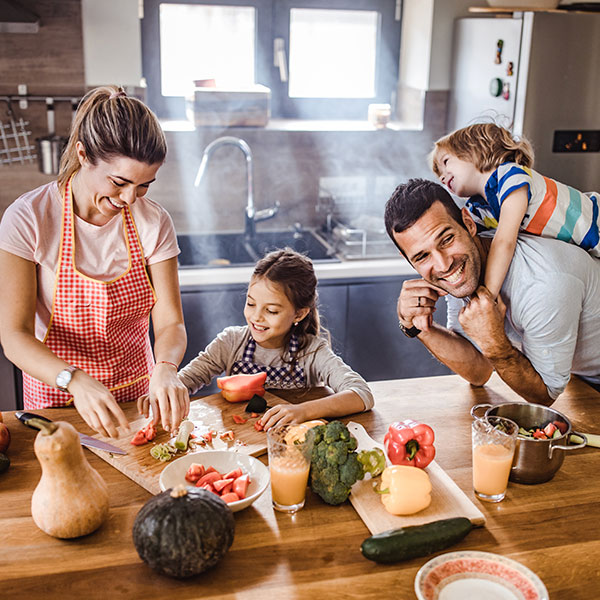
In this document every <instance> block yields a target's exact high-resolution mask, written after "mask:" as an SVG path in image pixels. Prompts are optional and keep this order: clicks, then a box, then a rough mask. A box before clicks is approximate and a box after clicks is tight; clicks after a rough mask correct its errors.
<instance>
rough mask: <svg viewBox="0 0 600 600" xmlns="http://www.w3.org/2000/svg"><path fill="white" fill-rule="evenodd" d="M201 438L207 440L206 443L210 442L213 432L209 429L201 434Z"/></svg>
mask: <svg viewBox="0 0 600 600" xmlns="http://www.w3.org/2000/svg"><path fill="white" fill-rule="evenodd" d="M202 439H203V440H204V441H205V442H207V443H208V444H210V443H211V442H212V439H213V432H212V431H209V432H208V433H204V434H202Z"/></svg>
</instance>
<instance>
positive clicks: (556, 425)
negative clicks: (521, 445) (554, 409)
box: [519, 421, 568, 440]
mask: <svg viewBox="0 0 600 600" xmlns="http://www.w3.org/2000/svg"><path fill="white" fill-rule="evenodd" d="M567 429H568V425H567V424H566V423H565V422H564V421H550V422H548V423H547V424H546V425H544V426H543V427H530V428H529V429H525V428H524V427H519V435H520V436H521V437H527V438H534V439H536V440H553V439H556V438H559V437H561V436H562V435H564V434H565V433H566V432H567Z"/></svg>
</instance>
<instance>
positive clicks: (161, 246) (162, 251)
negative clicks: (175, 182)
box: [146, 202, 180, 265]
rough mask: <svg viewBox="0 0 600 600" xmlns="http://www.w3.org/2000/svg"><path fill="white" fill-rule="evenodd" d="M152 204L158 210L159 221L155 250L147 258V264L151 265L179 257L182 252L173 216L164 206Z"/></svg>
mask: <svg viewBox="0 0 600 600" xmlns="http://www.w3.org/2000/svg"><path fill="white" fill-rule="evenodd" d="M152 204H154V206H155V207H156V208H157V209H158V212H159V219H158V229H157V230H155V235H156V238H155V240H154V244H153V246H154V248H153V250H151V251H150V252H149V253H148V255H147V256H146V263H147V264H149V265H153V264H155V263H159V262H162V261H163V260H168V259H170V258H173V257H175V256H178V255H179V252H180V250H179V246H178V244H177V236H176V234H175V227H174V225H173V220H172V219H171V216H170V215H169V213H168V212H167V211H166V210H165V209H164V208H162V206H160V205H158V204H156V203H154V202H152Z"/></svg>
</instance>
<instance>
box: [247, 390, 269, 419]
mask: <svg viewBox="0 0 600 600" xmlns="http://www.w3.org/2000/svg"><path fill="white" fill-rule="evenodd" d="M265 410H267V401H266V400H265V399H264V398H262V397H261V396H258V395H256V394H255V395H254V396H252V398H250V402H248V404H246V412H249V413H252V414H251V415H250V416H251V417H258V414H257V413H263V412H265Z"/></svg>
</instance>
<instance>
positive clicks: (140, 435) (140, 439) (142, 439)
mask: <svg viewBox="0 0 600 600" xmlns="http://www.w3.org/2000/svg"><path fill="white" fill-rule="evenodd" d="M131 443H132V444H133V445H134V446H143V445H144V444H147V443H148V440H147V439H146V436H145V435H144V430H143V429H140V430H139V431H138V432H137V433H136V434H135V435H134V436H133V439H132V440H131Z"/></svg>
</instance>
